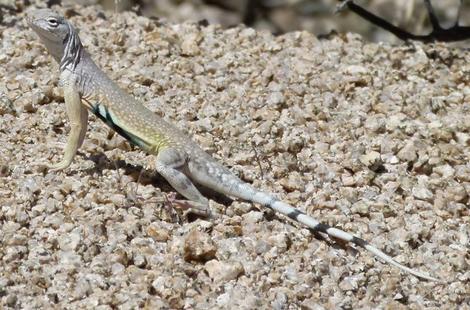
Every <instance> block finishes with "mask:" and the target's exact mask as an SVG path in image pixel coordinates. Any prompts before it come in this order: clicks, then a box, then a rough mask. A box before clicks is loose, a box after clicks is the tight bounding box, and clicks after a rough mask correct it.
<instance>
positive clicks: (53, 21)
mask: <svg viewBox="0 0 470 310" xmlns="http://www.w3.org/2000/svg"><path fill="white" fill-rule="evenodd" d="M47 23H48V24H49V26H51V27H54V28H55V27H57V26H58V25H59V22H58V21H57V19H55V18H53V17H50V18H48V19H47Z"/></svg>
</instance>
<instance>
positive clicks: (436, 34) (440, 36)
mask: <svg viewBox="0 0 470 310" xmlns="http://www.w3.org/2000/svg"><path fill="white" fill-rule="evenodd" d="M341 1H342V3H341V4H340V6H341V8H342V7H344V6H347V7H348V9H350V10H351V11H352V12H354V13H356V14H357V15H359V16H361V17H362V18H364V19H365V20H368V21H370V22H371V23H372V24H374V25H376V26H378V27H380V28H382V29H385V30H387V31H389V32H391V33H392V34H394V35H395V36H397V37H398V38H399V39H401V40H404V41H406V40H416V41H422V42H434V41H442V42H455V41H462V40H467V39H470V27H468V26H459V21H458V18H459V17H460V13H459V16H457V21H456V23H455V25H454V26H452V27H450V28H447V29H445V28H442V27H441V26H440V24H439V20H438V19H437V17H436V14H435V13H434V9H433V7H432V5H431V2H430V0H424V3H425V5H426V9H427V11H428V16H429V20H430V21H431V25H432V27H433V30H432V31H431V33H429V34H427V35H416V34H412V33H410V32H408V31H405V30H403V29H401V28H399V27H397V26H395V25H392V24H391V23H389V22H387V21H386V20H384V19H383V18H381V17H379V16H377V15H375V14H373V13H371V12H369V11H367V10H366V9H364V8H362V7H361V6H359V5H357V4H355V3H354V2H353V0H345V1H344V0H341ZM462 5H463V2H462V1H460V8H459V12H460V9H461V7H462Z"/></svg>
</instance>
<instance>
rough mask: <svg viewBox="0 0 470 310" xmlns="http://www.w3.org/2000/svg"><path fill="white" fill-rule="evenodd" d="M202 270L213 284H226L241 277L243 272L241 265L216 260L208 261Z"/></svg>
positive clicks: (236, 262)
mask: <svg viewBox="0 0 470 310" xmlns="http://www.w3.org/2000/svg"><path fill="white" fill-rule="evenodd" d="M204 269H205V270H206V271H207V273H208V274H209V277H210V278H211V279H212V280H213V281H214V282H216V283H217V282H222V281H223V282H228V281H231V280H235V279H237V278H238V276H240V275H242V274H243V273H244V272H245V270H244V269H243V265H242V264H241V263H240V262H238V261H235V262H219V261H218V260H215V259H213V260H210V261H208V262H207V263H206V264H205V265H204Z"/></svg>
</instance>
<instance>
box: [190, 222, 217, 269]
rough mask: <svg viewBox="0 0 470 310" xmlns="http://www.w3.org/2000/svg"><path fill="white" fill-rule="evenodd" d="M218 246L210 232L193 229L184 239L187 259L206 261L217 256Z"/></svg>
mask: <svg viewBox="0 0 470 310" xmlns="http://www.w3.org/2000/svg"><path fill="white" fill-rule="evenodd" d="M216 252H217V247H216V245H215V244H214V242H213V241H212V239H211V236H210V235H209V234H208V233H205V232H200V231H199V230H197V229H193V230H192V231H191V232H190V233H189V234H188V236H187V237H186V239H185V241H184V259H185V260H186V261H197V262H206V261H208V260H211V259H213V258H215V253H216Z"/></svg>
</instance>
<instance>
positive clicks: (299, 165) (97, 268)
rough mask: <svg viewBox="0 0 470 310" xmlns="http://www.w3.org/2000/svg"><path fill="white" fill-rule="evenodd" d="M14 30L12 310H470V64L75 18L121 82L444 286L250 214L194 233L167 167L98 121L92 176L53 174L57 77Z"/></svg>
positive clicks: (351, 42)
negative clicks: (166, 176) (162, 171)
mask: <svg viewBox="0 0 470 310" xmlns="http://www.w3.org/2000/svg"><path fill="white" fill-rule="evenodd" d="M28 9H30V8H28ZM74 12H75V13H78V14H74ZM9 14H13V12H10V13H8V14H7V15H5V16H4V19H3V20H4V23H3V24H0V77H1V80H0V145H1V147H0V225H1V229H0V242H1V247H0V259H1V265H0V307H4V308H18V309H19V308H46V307H47V308H49V307H51V306H52V307H56V308H90V309H91V308H95V309H112V308H115V307H118V308H120V309H131V308H136V307H144V306H146V307H148V308H151V309H159V308H161V309H166V308H173V309H181V308H186V309H192V308H194V309H208V308H212V309H214V308H221V309H254V308H258V309H267V308H269V309H299V308H302V309H338V308H344V309H358V308H361V309H368V308H369V309H372V308H374V309H376V308H382V309H408V308H411V309H423V308H430V309H438V308H442V309H455V308H456V307H457V305H463V309H469V306H468V304H469V303H470V297H469V296H470V283H469V281H470V271H469V266H470V253H469V238H470V236H469V222H470V209H469V203H470V198H469V197H470V196H469V194H470V164H469V163H468V159H469V154H470V148H469V144H470V52H469V51H468V50H466V51H465V50H458V49H451V48H449V47H448V46H446V45H444V44H437V45H422V44H407V45H401V46H389V45H386V44H370V43H366V42H364V41H363V40H362V39H361V38H360V37H359V36H358V35H354V34H344V35H339V36H337V37H332V38H330V39H327V40H318V39H317V38H315V37H314V36H312V35H310V34H309V33H306V32H295V33H288V34H286V35H283V36H280V37H273V36H272V35H271V34H269V33H267V32H256V31H254V30H252V29H249V28H244V27H236V28H232V29H228V30H222V29H221V28H219V27H218V26H214V25H209V26H203V25H198V24H190V23H185V24H161V23H159V22H158V21H155V20H150V19H147V18H144V17H137V16H135V15H133V14H132V13H123V14H116V15H113V14H112V13H110V12H106V13H103V12H102V11H101V10H100V9H99V8H98V7H89V8H87V9H83V8H75V10H74V11H71V10H68V11H67V12H66V14H67V16H70V17H71V20H72V21H73V23H74V24H75V25H76V26H77V27H78V28H79V29H80V30H81V32H80V35H81V38H82V41H83V43H84V45H85V46H86V47H87V48H88V50H89V52H90V53H91V54H92V55H93V58H94V59H95V60H96V62H97V63H98V64H99V65H100V66H101V67H103V68H104V70H105V71H106V72H108V73H109V75H110V77H112V79H114V80H115V81H117V82H118V83H119V85H121V86H122V87H123V88H124V89H126V90H127V91H128V92H130V93H132V94H133V95H134V96H135V97H137V98H139V99H140V100H142V101H143V102H145V103H146V105H147V106H148V107H149V108H150V109H152V110H153V111H154V112H155V113H159V114H161V115H164V116H165V118H166V119H167V120H169V121H171V122H173V123H174V124H176V125H177V126H179V127H180V128H182V129H184V130H185V131H186V132H188V133H189V134H191V135H192V136H193V137H194V140H196V141H197V142H198V143H199V144H200V145H201V146H202V147H203V148H204V149H206V150H207V151H208V152H209V153H211V154H213V156H214V157H216V158H217V159H219V160H220V161H221V162H223V163H224V164H225V165H226V166H228V167H230V168H231V169H232V170H233V171H234V172H236V173H237V174H238V175H240V177H241V178H243V179H244V180H246V181H247V182H250V183H253V184H254V185H255V186H257V187H259V188H262V189H264V190H266V191H269V192H274V193H277V195H278V196H279V197H281V198H282V199H284V200H285V201H287V202H290V203H292V204H295V205H296V206H298V208H299V209H301V210H303V211H305V212H308V213H309V214H311V215H313V216H314V217H316V218H318V219H321V220H322V221H324V222H326V223H328V224H332V225H333V224H334V225H337V226H338V227H341V228H343V229H345V230H347V231H350V232H352V233H354V234H356V235H359V236H361V237H363V238H364V239H366V240H368V241H370V242H371V243H373V244H374V245H376V246H377V247H379V248H381V249H382V250H384V251H386V252H387V253H389V254H390V255H392V256H393V257H394V258H395V259H397V260H398V261H400V262H402V263H404V264H406V265H408V266H410V267H413V268H416V269H419V270H421V271H423V272H428V273H430V274H432V275H434V276H436V277H438V278H440V279H443V280H444V281H445V282H446V283H444V284H440V283H432V282H425V281H420V280H418V279H417V278H415V277H413V276H410V275H407V274H403V273H401V272H400V271H399V270H398V269H396V268H394V267H391V266H389V265H386V264H383V263H382V262H380V261H377V260H376V259H374V258H373V257H372V256H371V255H370V254H368V253H367V252H365V251H362V250H358V251H354V250H353V249H350V248H347V247H344V246H342V245H340V244H337V243H335V242H330V241H328V240H320V239H318V238H315V237H314V236H313V235H312V234H311V233H310V232H309V231H308V230H306V229H304V228H302V227H299V226H298V225H296V224H293V223H291V222H290V221H288V220H286V219H285V218H282V217H277V216H275V215H273V214H271V213H270V212H267V211H266V210H263V209H261V208H260V207H259V206H255V205H251V204H248V203H242V202H236V201H234V202H230V201H228V202H227V201H225V202H224V201H220V200H219V203H221V204H214V205H215V206H216V207H217V206H218V207H219V208H220V207H223V210H224V214H223V216H222V217H221V218H220V219H216V220H214V221H211V222H209V221H203V220H200V219H197V220H195V221H194V220H191V221H189V220H188V219H186V218H184V217H182V216H180V214H179V213H178V211H176V210H174V209H173V208H172V200H173V199H174V192H173V190H172V189H171V187H170V186H169V185H168V184H167V183H165V182H164V181H163V180H162V178H161V177H159V176H157V175H156V173H155V172H154V170H152V165H153V162H152V160H153V158H152V157H151V156H147V155H146V154H144V153H143V152H141V151H139V150H138V149H136V148H133V147H130V146H129V144H128V143H127V142H126V141H125V140H124V139H122V138H121V137H119V136H118V135H117V134H115V133H113V132H112V130H110V129H108V128H107V127H106V126H105V125H104V124H103V123H101V122H100V121H99V120H97V119H95V118H94V117H92V118H91V121H90V123H89V130H88V134H87V138H86V141H85V144H84V146H83V147H82V149H81V153H80V154H79V156H77V158H76V160H75V162H74V164H73V165H72V166H71V167H70V168H69V169H67V170H66V171H64V172H48V171H47V170H46V169H45V168H44V167H43V165H42V164H43V163H51V162H57V161H59V160H60V159H61V156H62V149H63V146H64V143H65V141H66V137H67V133H68V128H69V127H68V126H69V125H68V121H67V118H66V115H65V110H64V104H63V99H62V96H61V94H60V88H59V87H58V66H57V64H55V63H52V58H51V57H50V56H49V55H48V54H47V52H46V50H45V48H44V47H43V45H42V44H41V43H40V42H39V40H38V38H37V37H36V35H35V34H34V33H33V32H32V31H31V30H30V29H29V28H28V27H27V25H26V22H25V20H24V18H23V16H24V12H22V10H20V12H18V13H16V14H15V15H9Z"/></svg>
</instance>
